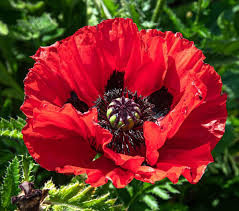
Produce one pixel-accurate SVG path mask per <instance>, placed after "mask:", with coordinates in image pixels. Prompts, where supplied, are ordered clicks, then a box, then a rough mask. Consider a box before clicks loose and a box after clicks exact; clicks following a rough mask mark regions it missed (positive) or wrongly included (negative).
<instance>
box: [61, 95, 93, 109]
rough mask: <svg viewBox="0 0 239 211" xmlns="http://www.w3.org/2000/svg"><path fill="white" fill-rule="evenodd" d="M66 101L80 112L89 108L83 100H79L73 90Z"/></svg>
mask: <svg viewBox="0 0 239 211" xmlns="http://www.w3.org/2000/svg"><path fill="white" fill-rule="evenodd" d="M66 103H70V104H71V105H73V106H74V107H75V109H77V110H78V111H80V112H81V113H84V112H86V111H88V110H89V107H88V105H87V104H86V103H85V102H83V101H81V100H80V99H79V98H78V96H77V94H76V93H75V92H74V91H72V92H71V97H70V98H69V99H68V100H67V101H66Z"/></svg>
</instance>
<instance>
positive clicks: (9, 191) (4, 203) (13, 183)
mask: <svg viewBox="0 0 239 211" xmlns="http://www.w3.org/2000/svg"><path fill="white" fill-rule="evenodd" d="M19 171H20V170H19V160H18V158H17V157H15V158H14V159H13V160H12V162H11V163H10V164H9V166H8V168H7V170H6V174H5V177H4V178H3V183H2V185H1V188H0V189H1V192H0V196H1V197H0V198H1V207H2V208H4V209H6V210H10V208H12V207H13V205H11V197H12V196H16V195H17V194H18V192H19V190H20V189H19V188H18V185H19V182H20V173H19Z"/></svg>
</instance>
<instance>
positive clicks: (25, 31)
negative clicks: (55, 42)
mask: <svg viewBox="0 0 239 211" xmlns="http://www.w3.org/2000/svg"><path fill="white" fill-rule="evenodd" d="M57 27H58V24H57V22H56V21H55V20H54V19H52V18H51V16H50V14H47V13H44V14H43V15H42V16H40V17H34V16H29V17H28V20H26V19H20V20H17V25H16V27H14V31H13V35H14V37H15V38H16V39H18V40H31V39H38V38H40V37H41V36H43V35H45V34H48V33H53V32H54V31H55V32H56V33H57V31H56V29H57ZM45 39H46V38H45ZM47 39H48V40H49V38H47Z"/></svg>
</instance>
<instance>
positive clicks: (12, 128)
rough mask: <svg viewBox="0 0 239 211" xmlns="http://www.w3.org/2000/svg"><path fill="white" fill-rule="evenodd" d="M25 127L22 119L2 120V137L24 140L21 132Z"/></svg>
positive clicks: (0, 124)
mask: <svg viewBox="0 0 239 211" xmlns="http://www.w3.org/2000/svg"><path fill="white" fill-rule="evenodd" d="M24 125H25V120H24V119H22V118H21V117H18V118H17V119H13V118H10V120H6V119H3V118H0V136H5V137H9V138H17V139H22V133H21V130H22V128H23V127H24Z"/></svg>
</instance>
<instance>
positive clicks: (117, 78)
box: [105, 70, 124, 92]
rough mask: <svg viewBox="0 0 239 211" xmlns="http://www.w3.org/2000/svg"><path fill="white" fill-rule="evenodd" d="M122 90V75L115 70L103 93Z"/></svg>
mask: <svg viewBox="0 0 239 211" xmlns="http://www.w3.org/2000/svg"><path fill="white" fill-rule="evenodd" d="M123 88H124V73H123V72H118V71H116V70H115V71H114V72H113V74H112V75H111V76H110V79H109V80H108V82H107V85H106V87H105V92H108V91H110V90H112V89H123Z"/></svg>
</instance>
